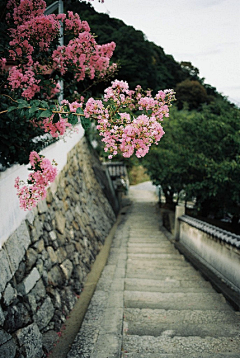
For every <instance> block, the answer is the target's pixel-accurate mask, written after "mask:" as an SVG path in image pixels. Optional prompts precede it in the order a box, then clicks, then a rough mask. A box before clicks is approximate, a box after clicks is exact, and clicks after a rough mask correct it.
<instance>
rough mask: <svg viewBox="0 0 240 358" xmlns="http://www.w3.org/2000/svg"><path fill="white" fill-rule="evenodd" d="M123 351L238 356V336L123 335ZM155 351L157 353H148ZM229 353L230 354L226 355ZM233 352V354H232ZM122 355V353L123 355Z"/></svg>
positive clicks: (143, 354)
mask: <svg viewBox="0 0 240 358" xmlns="http://www.w3.org/2000/svg"><path fill="white" fill-rule="evenodd" d="M123 352H124V353H132V354H135V355H132V356H130V355H129V356H128V357H131V358H133V357H134V358H139V357H142V358H147V357H149V358H153V357H154V358H155V357H156V358H159V357H161V356H160V354H162V357H168V356H167V354H171V355H172V357H175V358H182V357H184V356H185V357H187V358H193V357H199V358H202V357H207V355H210V357H214V358H216V357H217V355H219V354H220V356H219V357H221V354H223V355H222V357H221V358H225V357H234V358H235V357H236V358H237V357H238V358H239V357H240V345H239V337H218V338H214V337H205V338H201V337H195V336H191V337H173V338H172V337H168V336H167V335H166V336H164V335H163V336H160V337H152V336H130V335H129V336H125V337H124V340H123ZM153 353H155V354H156V353H157V355H155V356H154V355H153V356H151V355H149V356H147V355H146V354H153ZM229 354H230V356H228V355H229ZM234 354H235V355H234ZM123 357H124V355H123ZM126 357H127V356H126ZM170 357H171V356H170Z"/></svg>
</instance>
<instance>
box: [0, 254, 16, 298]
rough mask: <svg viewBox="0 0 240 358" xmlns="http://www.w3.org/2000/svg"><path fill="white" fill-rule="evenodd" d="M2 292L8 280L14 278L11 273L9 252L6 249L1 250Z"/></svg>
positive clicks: (0, 280)
mask: <svg viewBox="0 0 240 358" xmlns="http://www.w3.org/2000/svg"><path fill="white" fill-rule="evenodd" d="M0 272H1V278H0V292H2V291H3V290H4V288H5V286H6V284H7V282H8V281H10V279H11V278H12V276H13V274H12V273H11V270H10V266H9V261H8V258H7V254H6V252H5V250H4V249H2V250H1V251H0Z"/></svg>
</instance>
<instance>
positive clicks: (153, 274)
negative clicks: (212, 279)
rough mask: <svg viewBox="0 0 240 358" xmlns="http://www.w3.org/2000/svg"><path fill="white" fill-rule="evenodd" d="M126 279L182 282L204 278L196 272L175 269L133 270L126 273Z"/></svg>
mask: <svg viewBox="0 0 240 358" xmlns="http://www.w3.org/2000/svg"><path fill="white" fill-rule="evenodd" d="M126 277H127V278H139V279H152V280H160V281H161V280H172V279H175V280H177V281H179V280H181V281H187V280H191V281H192V280H194V279H196V280H199V279H200V278H201V279H202V276H201V275H200V273H199V272H198V271H195V270H189V271H188V272H186V271H185V272H182V270H181V271H180V270H178V269H176V270H174V269H172V268H171V269H162V270H158V271H157V270H150V269H147V267H146V269H145V270H139V269H136V270H134V269H133V268H132V269H130V268H128V269H127V272H126Z"/></svg>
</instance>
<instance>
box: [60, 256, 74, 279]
mask: <svg viewBox="0 0 240 358" xmlns="http://www.w3.org/2000/svg"><path fill="white" fill-rule="evenodd" d="M60 267H61V269H62V271H63V274H64V277H65V279H66V280H69V279H70V277H71V275H72V270H73V264H72V263H71V261H70V260H68V259H67V260H65V261H64V262H63V263H62V264H61V265H60Z"/></svg>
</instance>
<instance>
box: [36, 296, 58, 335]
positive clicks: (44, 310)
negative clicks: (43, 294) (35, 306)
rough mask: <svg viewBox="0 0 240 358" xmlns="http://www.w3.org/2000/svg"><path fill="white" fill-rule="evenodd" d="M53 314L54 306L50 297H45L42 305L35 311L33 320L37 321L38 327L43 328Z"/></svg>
mask: <svg viewBox="0 0 240 358" xmlns="http://www.w3.org/2000/svg"><path fill="white" fill-rule="evenodd" d="M53 315H54V307H53V304H52V301H51V299H50V297H47V298H46V299H45V301H44V302H43V304H42V306H41V307H40V308H39V310H38V311H37V312H36V314H35V316H34V321H35V322H36V323H37V325H38V327H39V329H40V330H41V329H43V328H44V327H46V326H47V325H48V323H49V322H50V321H51V319H52V317H53Z"/></svg>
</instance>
